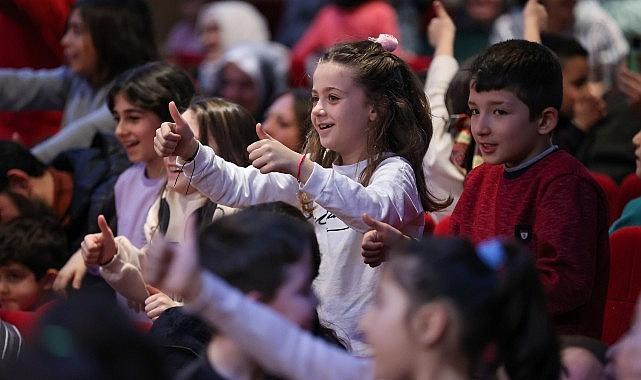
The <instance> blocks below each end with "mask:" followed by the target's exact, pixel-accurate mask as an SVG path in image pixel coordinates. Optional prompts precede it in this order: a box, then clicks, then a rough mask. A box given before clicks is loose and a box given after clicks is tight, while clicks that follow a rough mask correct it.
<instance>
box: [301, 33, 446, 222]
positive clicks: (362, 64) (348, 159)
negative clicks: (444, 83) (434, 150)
mask: <svg viewBox="0 0 641 380" xmlns="http://www.w3.org/2000/svg"><path fill="white" fill-rule="evenodd" d="M312 101H313V108H312V112H311V119H312V124H313V126H314V129H315V130H316V133H312V134H310V137H309V139H308V141H307V144H308V145H307V148H306V149H307V150H308V151H309V152H311V153H312V159H313V160H315V161H317V162H319V163H321V164H322V165H323V166H330V165H331V164H332V163H334V161H336V160H340V162H342V164H345V165H347V164H354V163H356V162H359V161H361V160H367V166H366V168H365V170H364V171H363V173H362V176H361V179H360V181H361V182H362V183H364V184H368V183H369V180H370V179H371V176H372V174H373V172H374V170H375V169H376V167H377V166H378V164H379V163H380V162H381V161H382V160H383V159H384V158H385V157H384V154H385V153H387V152H392V153H395V154H397V155H399V156H401V157H403V158H405V159H407V160H408V161H409V163H410V165H411V166H412V168H413V169H414V174H415V175H416V184H417V186H418V190H419V195H420V197H421V202H422V204H423V207H424V208H425V209H426V210H428V211H433V210H435V209H437V208H438V205H437V203H436V202H434V200H433V199H431V197H430V196H429V193H428V191H427V189H426V186H425V180H424V177H423V170H422V166H421V165H422V160H423V156H424V155H425V152H426V151H427V147H428V145H429V142H430V138H431V136H432V123H431V119H430V109H429V104H428V101H427V98H426V97H425V93H424V92H423V86H422V85H421V82H420V80H419V79H418V77H417V76H416V75H415V74H414V73H413V72H412V71H411V69H410V68H409V67H408V66H407V64H406V63H405V62H404V61H403V60H401V59H400V58H398V57H397V56H396V55H394V54H392V53H390V52H388V51H386V50H385V49H384V48H383V46H382V45H381V44H379V43H376V42H372V41H358V42H350V43H340V44H337V45H334V46H332V47H331V48H330V49H329V50H328V52H327V53H325V55H323V56H322V57H321V59H320V61H319V63H318V66H317V67H316V70H315V72H314V79H313V88H312Z"/></svg>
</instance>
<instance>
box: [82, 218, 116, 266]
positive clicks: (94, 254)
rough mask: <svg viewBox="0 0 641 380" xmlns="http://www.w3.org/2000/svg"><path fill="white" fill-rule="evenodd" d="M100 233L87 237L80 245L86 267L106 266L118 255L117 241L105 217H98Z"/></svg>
mask: <svg viewBox="0 0 641 380" xmlns="http://www.w3.org/2000/svg"><path fill="white" fill-rule="evenodd" d="M98 227H99V228H100V233H97V234H89V235H87V236H85V238H84V240H83V241H82V243H81V244H80V250H81V252H82V257H83V259H84V261H85V264H86V265H106V264H108V263H109V262H110V261H111V259H113V257H114V256H115V255H116V251H117V248H116V240H115V239H114V234H113V232H111V228H109V225H108V224H107V221H106V220H105V217H104V216H102V215H99V216H98Z"/></svg>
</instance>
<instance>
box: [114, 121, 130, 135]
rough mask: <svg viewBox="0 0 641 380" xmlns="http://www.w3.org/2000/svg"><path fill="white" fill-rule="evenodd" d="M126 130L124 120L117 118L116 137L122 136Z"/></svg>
mask: <svg viewBox="0 0 641 380" xmlns="http://www.w3.org/2000/svg"><path fill="white" fill-rule="evenodd" d="M127 132H128V130H127V127H126V126H125V122H124V120H123V119H120V120H118V122H117V123H116V136H118V137H123V136H125V135H126V134H127Z"/></svg>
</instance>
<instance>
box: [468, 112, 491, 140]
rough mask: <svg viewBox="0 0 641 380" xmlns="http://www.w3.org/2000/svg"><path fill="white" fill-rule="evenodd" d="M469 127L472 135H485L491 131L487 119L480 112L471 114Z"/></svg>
mask: <svg viewBox="0 0 641 380" xmlns="http://www.w3.org/2000/svg"><path fill="white" fill-rule="evenodd" d="M470 127H471V130H472V135H474V136H486V135H489V134H490V132H491V129H490V123H489V120H488V118H487V117H485V116H483V115H482V114H479V115H475V116H472V118H471V119H470Z"/></svg>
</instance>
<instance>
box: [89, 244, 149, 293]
mask: <svg viewBox="0 0 641 380" xmlns="http://www.w3.org/2000/svg"><path fill="white" fill-rule="evenodd" d="M116 246H117V247H118V252H117V253H116V255H115V256H114V257H113V260H111V262H109V263H108V264H107V265H103V266H101V267H100V275H101V276H102V278H104V279H105V281H107V283H108V284H109V285H110V286H111V287H112V288H113V289H114V290H115V291H116V292H118V293H119V294H120V295H122V296H123V297H125V298H127V299H129V300H132V301H134V302H137V303H139V304H142V305H144V304H145V299H147V297H149V292H148V291H147V287H146V283H145V280H144V279H143V278H142V273H141V271H140V268H141V260H142V258H143V256H144V255H145V251H144V250H142V249H139V248H136V247H135V246H134V245H133V244H131V242H130V241H129V240H128V239H127V238H126V237H123V236H117V237H116Z"/></svg>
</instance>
